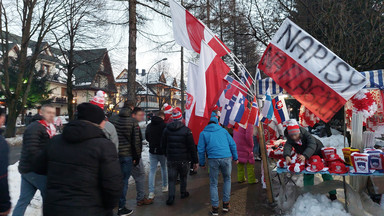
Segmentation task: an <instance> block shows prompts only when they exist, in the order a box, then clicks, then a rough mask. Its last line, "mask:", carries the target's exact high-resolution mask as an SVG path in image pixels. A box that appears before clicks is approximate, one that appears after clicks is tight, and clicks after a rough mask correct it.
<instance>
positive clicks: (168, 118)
mask: <svg viewBox="0 0 384 216" xmlns="http://www.w3.org/2000/svg"><path fill="white" fill-rule="evenodd" d="M163 109H164V114H165V119H164V122H165V123H167V124H168V123H170V122H172V111H173V108H172V106H171V105H169V104H167V103H166V104H164V106H163Z"/></svg>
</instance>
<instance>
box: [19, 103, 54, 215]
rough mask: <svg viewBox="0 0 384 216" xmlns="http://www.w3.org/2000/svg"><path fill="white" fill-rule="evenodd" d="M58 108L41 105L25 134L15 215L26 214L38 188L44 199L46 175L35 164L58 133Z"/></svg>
mask: <svg viewBox="0 0 384 216" xmlns="http://www.w3.org/2000/svg"><path fill="white" fill-rule="evenodd" d="M55 115H56V110H55V108H54V107H53V106H52V105H44V106H42V107H41V109H40V112H39V114H37V115H35V116H34V117H33V119H32V122H31V123H30V124H29V126H28V127H27V129H26V130H25V132H24V135H23V146H22V149H21V157H20V162H19V172H20V173H21V187H20V197H19V200H18V201H17V204H16V207H15V209H14V210H13V215H14V216H20V215H24V213H25V210H26V209H27V207H28V205H29V203H30V202H31V200H32V198H33V196H34V195H35V193H36V190H40V193H41V196H42V197H43V200H44V199H45V191H46V183H47V178H46V176H43V175H39V174H37V173H36V172H35V170H34V167H33V164H35V162H36V158H37V156H38V155H40V154H41V152H42V151H43V150H44V148H45V146H46V144H47V143H48V141H49V140H50V138H52V137H53V136H54V135H55V133H56V128H55V126H54V125H53V123H54V119H55Z"/></svg>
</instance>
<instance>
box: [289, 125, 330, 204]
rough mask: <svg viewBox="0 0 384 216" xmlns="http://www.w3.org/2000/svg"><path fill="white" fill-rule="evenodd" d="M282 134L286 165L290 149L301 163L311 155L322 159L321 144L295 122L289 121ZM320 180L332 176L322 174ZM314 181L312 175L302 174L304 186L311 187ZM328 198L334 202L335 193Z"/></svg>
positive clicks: (328, 178) (325, 179)
mask: <svg viewBox="0 0 384 216" xmlns="http://www.w3.org/2000/svg"><path fill="white" fill-rule="evenodd" d="M284 134H285V137H287V142H286V143H285V145H284V152H283V156H284V158H285V160H286V161H287V164H289V163H290V162H291V152H292V148H294V149H295V151H296V153H298V154H299V157H298V158H299V160H301V161H305V160H308V159H309V158H310V157H312V156H313V155H318V156H320V157H323V156H322V154H321V148H323V147H324V145H323V143H321V141H320V140H318V139H316V138H315V137H313V136H312V135H311V134H310V133H309V132H308V131H307V130H305V129H304V128H302V127H300V126H299V125H298V124H297V122H296V120H290V123H289V125H288V127H287V129H286V130H285V132H284ZM322 178H323V180H324V181H330V180H333V178H332V176H331V175H329V174H322ZM314 179H315V176H314V175H313V174H304V186H309V185H313V184H314ZM329 198H330V199H331V200H336V199H337V197H336V191H330V192H329Z"/></svg>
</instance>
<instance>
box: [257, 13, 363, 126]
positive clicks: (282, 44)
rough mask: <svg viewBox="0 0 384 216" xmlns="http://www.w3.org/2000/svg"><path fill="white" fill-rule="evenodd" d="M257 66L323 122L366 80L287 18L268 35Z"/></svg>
mask: <svg viewBox="0 0 384 216" xmlns="http://www.w3.org/2000/svg"><path fill="white" fill-rule="evenodd" d="M258 68H259V69H260V70H262V71H264V73H265V74H267V75H268V76H270V77H271V78H272V79H273V80H274V81H275V82H276V83H277V84H278V85H279V86H281V87H282V88H283V89H284V90H286V91H287V92H288V93H289V94H290V95H292V96H293V97H295V98H296V99H297V100H298V101H299V102H300V103H301V104H303V105H304V106H305V107H307V108H308V109H309V110H310V111H312V112H313V113H314V114H315V115H316V116H318V117H319V118H320V119H321V120H323V121H324V122H328V121H329V120H330V119H331V118H332V117H333V116H334V115H335V114H336V113H337V112H338V111H339V110H340V108H341V107H343V105H344V104H345V103H346V102H347V101H348V100H349V99H350V98H351V97H352V96H353V95H355V94H356V93H357V92H358V91H359V90H360V89H362V88H363V87H364V86H365V85H366V82H367V79H366V78H365V77H364V76H363V75H361V74H360V73H359V72H357V71H356V70H355V69H354V68H352V67H351V66H350V65H348V64H347V63H346V62H344V61H343V60H342V59H341V58H339V57H338V56H337V55H335V54H334V53H333V52H332V51H330V50H329V49H328V48H326V47H325V46H324V45H323V44H321V43H320V42H319V41H317V40H316V39H315V38H313V37H312V36H311V35H309V34H308V33H307V32H305V31H304V30H303V29H301V28H300V27H299V26H297V25H296V24H295V23H293V22H292V21H291V20H289V19H286V20H285V21H284V22H283V24H282V25H281V27H280V28H279V30H278V31H277V32H276V34H275V36H274V37H273V38H272V40H271V42H270V44H269V45H268V47H267V49H266V51H265V52H264V55H263V57H262V59H261V61H260V63H259V65H258Z"/></svg>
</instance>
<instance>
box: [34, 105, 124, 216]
mask: <svg viewBox="0 0 384 216" xmlns="http://www.w3.org/2000/svg"><path fill="white" fill-rule="evenodd" d="M77 111H78V120H75V121H72V122H70V123H69V124H68V125H67V126H66V127H65V128H64V130H63V134H61V135H58V136H56V137H54V138H53V139H52V140H51V141H50V142H49V143H48V145H47V147H46V148H45V151H44V152H43V154H41V155H40V157H39V158H38V160H37V164H36V168H37V172H39V173H41V174H46V175H47V196H46V199H45V200H44V208H43V212H44V216H68V215H71V216H83V215H84V216H88V215H89V216H91V215H100V216H107V215H111V213H112V209H113V208H115V207H116V206H117V203H118V200H119V197H120V195H121V189H122V174H121V169H120V165H119V159H118V157H117V152H116V148H115V146H114V145H113V143H112V142H111V141H110V140H108V139H107V138H106V137H105V134H104V132H103V130H102V128H103V127H104V125H105V120H104V119H105V116H104V112H103V110H102V109H101V108H100V107H98V106H96V105H93V104H91V103H82V104H80V105H79V106H78V107H77Z"/></svg>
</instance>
